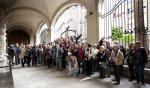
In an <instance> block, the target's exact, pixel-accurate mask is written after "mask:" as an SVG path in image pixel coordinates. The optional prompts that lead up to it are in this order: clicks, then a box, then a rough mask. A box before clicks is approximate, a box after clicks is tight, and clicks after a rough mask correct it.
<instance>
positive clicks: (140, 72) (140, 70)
mask: <svg viewBox="0 0 150 88" xmlns="http://www.w3.org/2000/svg"><path fill="white" fill-rule="evenodd" d="M147 58H148V55H147V53H146V50H145V48H143V47H141V43H140V42H139V41H137V42H136V43H135V60H134V62H135V71H136V78H137V83H138V84H139V83H140V82H141V83H142V85H144V83H145V82H144V68H145V64H146V63H147V62H148V59H147Z"/></svg>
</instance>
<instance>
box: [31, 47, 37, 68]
mask: <svg viewBox="0 0 150 88" xmlns="http://www.w3.org/2000/svg"><path fill="white" fill-rule="evenodd" d="M31 57H32V66H37V48H36V46H33V47H32V49H31Z"/></svg>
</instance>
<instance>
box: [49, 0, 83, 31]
mask: <svg viewBox="0 0 150 88" xmlns="http://www.w3.org/2000/svg"><path fill="white" fill-rule="evenodd" d="M79 4H80V5H84V6H85V8H86V5H85V3H84V2H83V1H79V0H78V1H68V2H66V3H64V4H62V5H61V6H60V7H59V8H58V9H57V10H56V11H55V13H54V14H53V16H52V19H51V27H50V28H51V29H53V28H54V25H55V23H56V21H57V18H58V17H59V16H60V15H61V14H62V12H64V11H65V10H66V9H67V8H69V7H71V6H74V5H79Z"/></svg>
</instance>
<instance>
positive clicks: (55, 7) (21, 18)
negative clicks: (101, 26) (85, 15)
mask: <svg viewBox="0 0 150 88" xmlns="http://www.w3.org/2000/svg"><path fill="white" fill-rule="evenodd" d="M0 1H4V2H2V3H4V4H6V5H7V8H6V11H7V12H6V16H7V21H8V28H12V27H13V26H16V24H21V25H22V27H23V25H24V24H25V25H26V26H28V27H30V29H32V31H33V32H36V31H37V30H38V25H39V24H40V23H41V22H43V21H46V22H47V23H48V25H49V27H50V25H51V22H52V19H53V18H54V15H56V13H57V11H59V9H60V7H62V5H65V4H67V3H68V2H70V3H71V2H72V1H75V2H77V1H84V0H0Z"/></svg>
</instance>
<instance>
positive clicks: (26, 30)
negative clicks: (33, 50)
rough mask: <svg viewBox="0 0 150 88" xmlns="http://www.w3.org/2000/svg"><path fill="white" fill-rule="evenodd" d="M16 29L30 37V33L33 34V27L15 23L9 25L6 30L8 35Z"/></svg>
mask: <svg viewBox="0 0 150 88" xmlns="http://www.w3.org/2000/svg"><path fill="white" fill-rule="evenodd" d="M16 28H22V29H20V30H23V31H25V32H27V33H28V34H29V35H31V33H34V31H33V27H31V26H30V25H28V24H25V23H15V24H11V25H9V27H8V28H7V32H8V33H9V32H11V31H13V30H15V29H16Z"/></svg>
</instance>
